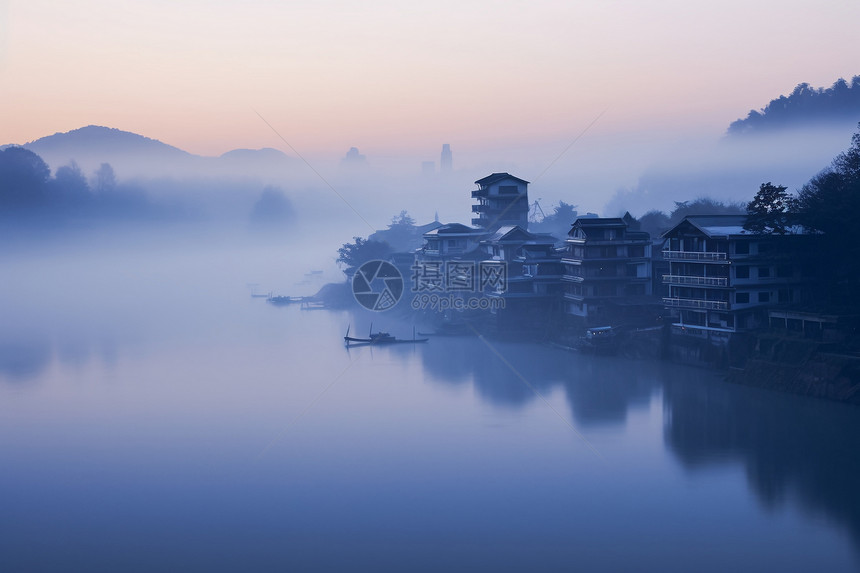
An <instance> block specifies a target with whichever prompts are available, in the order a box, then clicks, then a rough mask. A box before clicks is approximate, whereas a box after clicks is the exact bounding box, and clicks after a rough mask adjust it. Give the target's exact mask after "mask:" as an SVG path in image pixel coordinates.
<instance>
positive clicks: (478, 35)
mask: <svg viewBox="0 0 860 573" xmlns="http://www.w3.org/2000/svg"><path fill="white" fill-rule="evenodd" d="M858 21H860V3H858V2H855V1H840V2H836V1H824V2H818V3H815V4H813V3H810V2H808V1H804V2H798V1H786V0H781V1H771V0H766V1H756V0H751V1H743V2H741V1H737V0H728V1H726V0H724V1H722V2H719V3H713V2H712V3H703V2H690V1H689V0H687V1H674V0H672V1H668V0H664V1H659V2H647V3H646V2H636V1H614V2H612V1H608V0H580V1H577V2H570V1H565V2H549V1H530V2H507V3H497V2H483V1H482V2H475V1H472V2H470V1H458V2H454V1H450V0H437V1H435V2H432V3H422V4H416V5H415V6H411V5H409V6H407V4H406V3H403V2H394V1H387V2H386V1H379V0H372V1H368V2H363V3H355V2H346V1H338V0H324V1H313V2H271V1H264V0H258V1H251V2H226V1H207V2H204V1H197V0H195V1H188V2H182V3H174V2H163V1H152V2H117V1H94V0H85V1H79V2H74V3H71V2H45V1H37V0H36V1H34V0H28V1H26V2H23V1H21V2H18V1H12V2H0V78H2V80H0V103H2V105H0V133H2V139H3V141H2V142H0V143H24V142H26V141H30V140H33V139H37V138H39V137H42V136H45V135H49V134H51V133H54V132H58V131H68V130H71V129H75V128H78V127H82V126H84V125H89V124H97V125H106V126H110V127H117V128H119V129H123V130H127V131H133V132H136V133H140V134H143V135H146V136H148V137H152V138H156V139H159V140H161V141H164V142H166V143H169V144H171V145H175V146H178V147H181V148H183V149H186V150H188V151H191V152H193V153H199V154H206V155H217V154H220V153H223V152H225V151H227V150H229V149H233V148H237V147H251V148H259V147H278V148H281V149H283V150H285V151H288V150H287V149H285V146H284V145H283V143H282V142H281V141H280V140H279V139H278V138H277V137H276V136H275V135H274V134H273V133H272V131H271V130H270V129H269V128H268V127H267V126H266V125H265V124H264V123H263V122H262V121H261V120H260V119H259V117H257V115H256V113H255V110H256V111H257V112H259V113H260V114H261V115H263V116H264V117H265V118H266V119H267V120H268V121H269V122H270V123H271V124H272V125H273V126H275V127H276V128H277V129H278V131H279V132H280V133H282V134H283V135H284V137H285V138H286V139H287V140H288V141H290V143H291V144H292V145H293V146H295V147H296V148H297V149H299V150H300V151H301V152H303V153H327V152H330V153H339V154H342V153H343V152H345V150H346V149H348V148H349V147H350V146H353V145H355V146H358V147H360V148H361V150H362V152H364V153H368V154H374V153H376V154H397V153H411V152H419V153H425V154H429V157H430V158H432V157H434V156H435V155H436V154H437V153H438V149H439V147H440V146H441V143H443V142H448V143H451V144H452V146H453V147H454V148H455V149H456V150H458V151H466V150H470V149H484V150H490V151H491V150H493V149H504V148H509V147H511V146H515V147H517V148H519V149H521V148H524V147H526V148H527V147H528V146H529V145H530V144H531V142H534V143H535V145H536V146H540V145H541V144H546V142H551V141H564V140H569V139H570V138H571V137H573V136H575V135H576V134H578V133H579V132H580V131H581V130H582V129H583V128H584V127H585V126H586V125H588V124H589V123H590V122H591V121H592V120H593V119H594V118H595V117H597V115H598V114H600V113H601V112H603V111H604V110H605V111H606V113H605V114H604V115H603V116H602V117H601V119H600V121H599V122H598V123H597V124H596V125H595V126H594V128H592V130H591V131H590V132H589V134H590V135H592V136H594V137H599V138H602V139H604V140H605V139H606V138H609V139H610V140H611V139H612V138H618V139H619V140H623V139H625V138H627V137H629V136H630V134H635V137H654V138H655V139H661V140H671V139H673V138H683V137H687V136H689V134H691V133H697V132H698V133H702V132H709V133H713V134H714V136H715V137H716V136H718V135H719V134H720V133H722V132H723V131H724V130H725V128H726V127H727V126H728V124H729V123H730V122H731V121H733V120H735V119H737V118H739V117H742V116H745V115H746V113H747V112H748V111H749V110H750V109H751V108H759V107H761V106H763V105H765V104H766V103H767V102H768V101H769V100H770V99H772V98H774V97H777V96H778V95H780V94H783V93H788V92H789V91H790V90H791V89H792V88H793V87H794V86H795V85H796V84H797V83H800V82H804V81H805V82H809V83H811V84H812V85H814V86H829V85H830V84H832V83H833V81H835V80H836V79H837V78H838V77H845V78H846V79H847V78H850V77H851V76H853V75H856V74H860V67H858V61H857V58H856V25H857V22H858ZM425 150H427V151H425ZM461 157H462V156H461Z"/></svg>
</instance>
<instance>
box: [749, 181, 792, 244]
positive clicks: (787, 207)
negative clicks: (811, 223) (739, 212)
mask: <svg viewBox="0 0 860 573" xmlns="http://www.w3.org/2000/svg"><path fill="white" fill-rule="evenodd" d="M786 189H787V187H785V186H783V185H774V184H773V183H771V182H770V181H768V182H767V183H762V184H761V186H760V187H759V190H758V193H756V194H755V197H754V198H753V200H752V201H750V202H749V203H748V204H747V215H748V217H747V222H746V224H745V225H744V229H746V230H747V231H752V232H753V233H756V234H760V235H761V234H770V233H776V234H778V235H785V234H786V233H788V232H789V227H791V212H792V210H793V207H794V199H793V198H792V197H791V195H789V194H788V191H786Z"/></svg>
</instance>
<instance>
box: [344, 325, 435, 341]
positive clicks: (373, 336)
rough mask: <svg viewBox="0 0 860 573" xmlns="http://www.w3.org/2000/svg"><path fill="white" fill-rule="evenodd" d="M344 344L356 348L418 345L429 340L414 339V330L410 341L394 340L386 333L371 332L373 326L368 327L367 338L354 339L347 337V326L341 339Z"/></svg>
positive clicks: (394, 338)
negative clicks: (363, 346) (359, 346)
mask: <svg viewBox="0 0 860 573" xmlns="http://www.w3.org/2000/svg"><path fill="white" fill-rule="evenodd" d="M343 340H344V342H346V345H347V346H357V345H374V346H377V345H383V344H419V343H421V342H427V341H428V340H430V339H429V338H416V337H415V329H414V328H413V329H412V338H411V339H408V338H407V339H402V338H396V337H394V336H392V335H391V334H389V333H387V332H382V331H379V332H373V325H372V324H371V325H370V333H369V334H368V338H356V337H354V336H350V335H349V326H347V327H346V336H344V337H343Z"/></svg>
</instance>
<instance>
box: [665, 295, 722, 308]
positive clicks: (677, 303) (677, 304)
mask: <svg viewBox="0 0 860 573" xmlns="http://www.w3.org/2000/svg"><path fill="white" fill-rule="evenodd" d="M663 306H667V307H672V308H698V309H704V310H728V308H729V303H728V302H726V301H724V300H699V299H692V298H664V299H663Z"/></svg>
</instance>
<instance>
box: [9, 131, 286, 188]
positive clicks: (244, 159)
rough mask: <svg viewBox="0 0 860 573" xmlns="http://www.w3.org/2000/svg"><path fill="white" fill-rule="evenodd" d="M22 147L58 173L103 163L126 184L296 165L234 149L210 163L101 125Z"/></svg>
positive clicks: (271, 152)
mask: <svg viewBox="0 0 860 573" xmlns="http://www.w3.org/2000/svg"><path fill="white" fill-rule="evenodd" d="M3 147H7V146H3ZM22 147H24V148H26V149H29V150H30V151H32V152H34V153H36V154H38V155H39V156H40V157H41V158H42V159H44V160H45V162H46V163H48V165H49V166H50V167H51V168H52V169H53V170H56V169H57V168H58V167H61V166H63V165H67V164H68V163H69V162H70V161H75V162H76V163H77V164H78V165H79V166H80V167H81V169H82V170H83V171H84V172H85V173H90V172H92V171H94V170H95V169H97V168H98V167H99V165H101V164H102V163H109V164H110V165H111V166H112V167H113V168H114V170H115V171H116V173H117V175H118V176H119V177H121V178H127V177H162V176H200V175H212V176H219V175H237V176H240V175H246V176H247V175H264V176H265V175H283V174H284V172H285V171H286V170H289V169H291V168H292V167H293V166H294V165H295V164H296V162H295V160H293V159H292V158H290V157H289V156H287V155H286V154H284V153H282V152H280V151H278V150H277V149H271V148H264V149H234V150H232V151H228V152H227V153H224V154H223V155H221V156H219V157H206V156H201V155H194V154H192V153H188V152H187V151H184V150H182V149H179V148H178V147H173V146H172V145H168V144H166V143H163V142H161V141H158V140H157V139H151V138H149V137H144V136H142V135H138V134H136V133H131V132H128V131H122V130H120V129H115V128H111V127H102V126H98V125H88V126H87V127H82V128H79V129H74V130H72V131H68V132H65V133H55V134H54V135H49V136H47V137H42V138H40V139H37V140H35V141H31V142H29V143H25V144H23V145H22Z"/></svg>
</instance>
